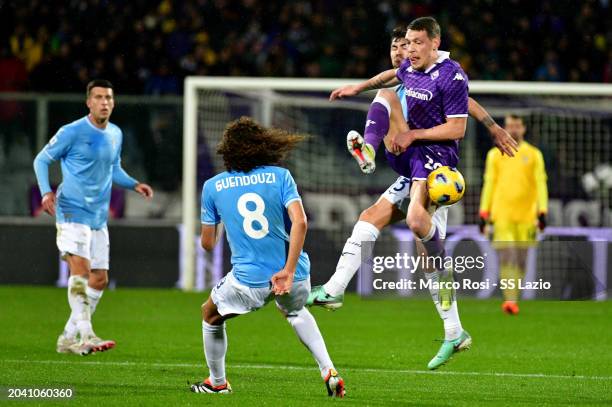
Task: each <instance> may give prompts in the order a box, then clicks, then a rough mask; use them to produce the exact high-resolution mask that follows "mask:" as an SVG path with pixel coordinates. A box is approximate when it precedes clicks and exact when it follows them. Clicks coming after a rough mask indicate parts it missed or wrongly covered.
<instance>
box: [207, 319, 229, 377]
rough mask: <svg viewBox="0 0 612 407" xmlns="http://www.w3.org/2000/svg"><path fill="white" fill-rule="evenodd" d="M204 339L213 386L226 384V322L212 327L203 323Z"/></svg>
mask: <svg viewBox="0 0 612 407" xmlns="http://www.w3.org/2000/svg"><path fill="white" fill-rule="evenodd" d="M202 337H203V339H204V356H206V364H207V365H208V370H209V371H210V380H211V381H212V385H213V386H221V385H223V384H225V382H226V379H225V354H226V353H227V335H225V322H224V323H223V324H221V325H210V324H208V323H207V322H206V321H202Z"/></svg>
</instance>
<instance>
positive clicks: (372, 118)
mask: <svg viewBox="0 0 612 407" xmlns="http://www.w3.org/2000/svg"><path fill="white" fill-rule="evenodd" d="M406 130H408V126H407V124H406V119H405V116H404V113H403V111H402V106H401V103H400V100H399V98H398V95H397V93H396V92H395V91H393V90H389V89H381V90H379V91H378V93H377V94H376V97H375V98H374V100H373V101H372V103H371V104H370V107H369V109H368V115H367V118H366V124H365V130H364V133H363V137H362V136H361V134H359V132H357V131H355V130H351V131H350V132H349V133H348V135H347V137H346V144H347V148H348V151H349V153H351V155H352V156H353V157H354V158H355V160H356V161H357V163H358V164H359V168H361V171H363V172H364V173H366V174H371V173H372V172H374V170H375V169H376V164H375V158H376V152H377V151H378V148H379V147H380V144H381V142H382V141H383V139H384V138H385V137H386V136H387V134H395V133H399V132H403V131H406Z"/></svg>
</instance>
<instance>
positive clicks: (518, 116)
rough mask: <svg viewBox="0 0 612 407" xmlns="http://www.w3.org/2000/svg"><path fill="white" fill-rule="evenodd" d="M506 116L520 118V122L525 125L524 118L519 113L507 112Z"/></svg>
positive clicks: (514, 118)
mask: <svg viewBox="0 0 612 407" xmlns="http://www.w3.org/2000/svg"><path fill="white" fill-rule="evenodd" d="M506 118H510V119H513V120H520V121H521V123H523V125H525V118H524V117H523V116H520V115H518V114H516V113H508V114H507V115H506Z"/></svg>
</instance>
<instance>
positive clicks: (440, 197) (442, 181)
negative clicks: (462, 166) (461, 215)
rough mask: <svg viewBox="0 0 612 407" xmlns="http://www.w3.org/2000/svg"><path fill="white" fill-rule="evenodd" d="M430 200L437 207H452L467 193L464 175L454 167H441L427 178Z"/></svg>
mask: <svg viewBox="0 0 612 407" xmlns="http://www.w3.org/2000/svg"><path fill="white" fill-rule="evenodd" d="M427 190H428V191H429V199H431V201H432V202H433V203H434V204H436V205H452V204H454V203H456V202H459V201H460V200H461V198H463V194H464V193H465V181H464V180H463V175H461V173H460V172H459V171H458V170H457V169H456V168H452V167H439V168H436V169H435V170H433V171H432V172H431V173H430V174H429V176H428V177H427Z"/></svg>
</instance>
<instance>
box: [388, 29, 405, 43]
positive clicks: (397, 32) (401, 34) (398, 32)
mask: <svg viewBox="0 0 612 407" xmlns="http://www.w3.org/2000/svg"><path fill="white" fill-rule="evenodd" d="M397 38H406V26H405V25H398V26H397V27H395V28H394V29H393V31H391V42H393V41H395V40H396V39H397Z"/></svg>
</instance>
